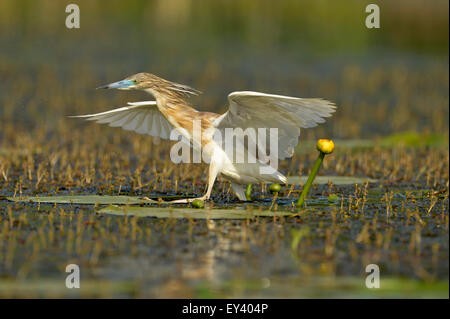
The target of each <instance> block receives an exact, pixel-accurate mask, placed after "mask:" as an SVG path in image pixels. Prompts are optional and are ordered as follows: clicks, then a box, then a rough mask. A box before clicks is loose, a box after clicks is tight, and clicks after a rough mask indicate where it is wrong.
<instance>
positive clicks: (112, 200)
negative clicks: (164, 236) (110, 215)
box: [6, 195, 158, 205]
mask: <svg viewBox="0 0 450 319" xmlns="http://www.w3.org/2000/svg"><path fill="white" fill-rule="evenodd" d="M6 199H8V200H10V201H14V202H33V203H57V204H106V205H111V204H151V203H158V201H155V200H146V199H142V198H141V197H137V196H103V195H73V196H42V197H41V196H34V197H31V196H30V197H18V196H17V197H7V198H6Z"/></svg>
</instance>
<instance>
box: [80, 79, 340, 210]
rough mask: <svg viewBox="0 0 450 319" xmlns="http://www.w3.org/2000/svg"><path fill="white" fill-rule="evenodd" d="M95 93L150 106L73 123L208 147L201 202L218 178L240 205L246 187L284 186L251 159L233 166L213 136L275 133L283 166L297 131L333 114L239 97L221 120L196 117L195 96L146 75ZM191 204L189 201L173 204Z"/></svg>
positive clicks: (320, 103)
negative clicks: (133, 94) (135, 96)
mask: <svg viewBox="0 0 450 319" xmlns="http://www.w3.org/2000/svg"><path fill="white" fill-rule="evenodd" d="M99 88H102V89H119V90H143V91H146V92H147V93H149V94H150V95H152V96H153V97H154V99H155V100H153V101H142V102H130V103H128V106H125V107H121V108H118V109H114V110H111V111H107V112H102V113H97V114H88V115H80V116H76V117H82V118H86V119H87V120H93V121H97V122H98V123H108V124H109V125H110V126H113V127H122V128H123V129H125V130H132V131H135V132H136V133H139V134H148V135H151V136H155V137H159V138H162V139H174V138H171V137H172V136H173V135H172V134H171V132H172V131H173V130H175V131H176V132H178V133H179V134H180V135H181V136H182V137H184V138H185V139H186V140H187V141H188V143H189V144H190V146H192V147H201V148H202V147H205V146H209V147H206V148H204V149H205V152H206V155H207V158H208V160H209V163H210V164H209V174H208V188H207V191H206V194H205V195H204V196H202V197H200V199H202V200H207V199H210V196H211V191H212V189H213V185H214V182H215V180H216V178H217V176H219V175H221V176H223V177H224V178H225V179H226V180H228V181H229V182H230V183H231V187H232V189H233V191H234V192H235V194H236V196H237V197H238V198H239V200H242V201H244V200H246V196H245V190H244V186H243V185H245V184H253V183H282V184H286V182H287V179H286V177H285V176H284V175H283V174H281V173H280V172H279V171H278V170H277V169H276V168H275V169H273V167H269V166H270V165H269V164H267V159H265V160H262V159H261V158H256V160H255V161H249V160H246V161H244V162H236V161H235V160H234V159H233V158H230V156H229V154H228V153H227V152H226V151H225V149H224V146H223V145H222V144H220V143H215V142H214V139H213V136H214V134H215V133H217V132H222V133H225V131H226V129H227V128H228V129H229V128H240V129H242V130H247V129H249V128H250V129H255V130H257V129H259V128H275V129H277V148H276V154H275V156H276V158H277V159H280V160H282V159H286V158H290V157H292V155H293V154H294V147H295V146H296V145H297V144H298V140H299V137H300V129H302V128H310V127H314V126H316V125H317V124H319V123H323V122H325V118H327V117H330V116H331V115H332V113H333V112H334V111H335V109H336V106H335V105H334V104H333V103H332V102H329V101H326V100H323V99H317V98H306V99H305V98H296V97H289V96H281V95H273V94H265V93H260V92H251V91H239V92H232V93H230V94H229V95H228V102H229V107H228V110H227V111H226V112H225V113H224V114H217V113H211V112H199V111H197V110H195V109H194V108H192V107H191V106H190V104H189V103H188V102H187V98H188V97H189V96H191V95H198V94H200V92H199V91H197V90H195V89H193V88H191V87H189V86H187V85H182V84H178V83H174V82H171V81H168V80H164V79H162V78H160V77H158V76H156V75H153V74H149V73H138V74H135V75H132V76H129V77H127V78H126V79H124V80H122V81H119V82H114V83H111V84H108V85H104V86H101V87H99ZM194 123H200V128H201V129H202V131H201V132H202V133H201V138H200V139H195V138H194V135H195V133H194ZM247 142H248V141H247ZM256 144H257V146H258V148H259V147H260V146H261V145H260V144H259V141H258V143H256ZM263 147H264V148H265V147H266V146H263ZM258 151H259V149H258ZM258 154H259V153H258ZM263 154H267V153H266V152H263ZM266 168H272V169H266ZM264 169H265V170H264ZM267 172H270V173H267ZM192 200H194V199H185V200H178V201H177V202H190V201H192Z"/></svg>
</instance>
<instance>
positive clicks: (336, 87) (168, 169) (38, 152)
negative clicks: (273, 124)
mask: <svg viewBox="0 0 450 319" xmlns="http://www.w3.org/2000/svg"><path fill="white" fill-rule="evenodd" d="M79 2H80V6H82V8H81V10H82V14H83V20H82V26H81V29H80V30H72V31H69V30H66V29H64V28H63V27H58V24H59V23H60V22H61V21H64V19H63V17H64V8H63V7H64V6H63V4H59V3H58V2H50V1H43V2H42V4H43V5H42V6H39V9H36V8H35V6H36V5H35V3H37V2H32V1H29V2H27V1H19V2H17V1H8V0H7V1H2V2H1V3H0V18H1V19H0V24H1V25H2V28H0V76H1V78H2V79H3V80H2V85H1V86H0V118H1V119H2V121H1V123H0V297H2V298H3V297H189V298H190V297H192V298H195V297H199V298H200V297H201V298H218V297H275V298H282V297H287V298H298V297H412V298H422V297H424V298H426V297H444V298H448V293H449V288H448V279H449V261H448V260H449V240H448V236H449V232H448V227H449V225H448V224H449V148H448V129H449V122H448V114H449V108H448V103H449V95H448V89H449V82H448V79H449V77H448V14H447V12H448V2H447V1H441V2H439V1H436V2H433V4H429V3H428V2H426V5H427V8H428V9H427V10H422V9H423V8H422V7H421V2H420V1H412V2H411V1H406V2H402V1H396V2H395V4H394V3H390V2H389V3H385V4H384V7H383V10H384V11H383V12H384V13H383V14H384V16H383V20H382V21H383V22H382V23H384V24H383V28H382V29H380V30H379V31H375V30H371V31H368V30H366V29H361V28H360V26H361V25H362V21H363V20H361V18H360V17H359V16H358V14H359V12H364V8H362V7H361V5H360V4H358V3H359V2H358V1H354V2H349V3H351V5H349V7H342V6H339V8H338V7H337V6H335V5H334V4H332V3H333V2H332V1H326V2H323V3H322V2H317V4H315V3H316V2H313V1H311V2H306V4H305V6H306V7H305V8H307V9H308V10H306V9H305V8H303V7H301V5H299V4H297V3H299V2H297V1H292V2H291V1H286V2H283V3H282V4H280V6H279V7H277V8H276V9H274V10H271V9H273V8H271V5H269V2H267V3H266V5H262V6H258V8H256V7H254V6H252V5H251V2H250V1H239V2H236V3H235V4H233V5H232V6H228V5H225V2H224V1H218V2H211V3H208V4H203V3H202V5H201V8H197V6H198V4H196V2H194V1H192V2H191V1H184V0H183V1H176V0H175V1H155V2H147V1H135V2H132V4H131V5H129V4H127V5H125V4H124V3H123V2H121V1H112V2H111V5H110V6H108V8H103V6H100V5H99V4H95V2H93V1H79ZM147 3H150V4H147ZM272 3H273V2H272ZM399 3H400V4H402V3H403V4H404V5H405V8H408V10H409V11H408V10H406V9H405V10H406V11H404V10H403V9H402V8H401V5H400V4H399ZM170 4H172V6H171V5H170ZM299 6H300V7H299ZM171 7H172V8H176V9H177V10H174V9H173V10H171V9H170V8H171ZM61 8H62V9H61ZM183 8H184V9H183ZM302 8H303V9H305V10H301V9H302ZM333 8H334V11H333V14H331V13H329V10H332V9H333ZM443 8H444V9H443ZM445 8H447V9H445ZM34 9H36V10H37V11H36V12H41V11H40V10H50V11H51V12H53V14H47V15H42V16H41V15H39V14H37V13H36V12H35V11H33V10H34ZM60 9H61V10H60ZM102 10H105V11H102ZM60 11H61V12H62V13H63V16H60V15H59V12H60ZM233 12H234V13H236V12H240V13H241V14H239V15H236V14H234V13H233ZM252 12H256V13H254V15H251V13H252ZM389 12H394V13H396V14H395V15H392V14H389ZM444 12H445V14H447V15H446V16H443V13H444ZM19 13H20V14H19ZM140 13H142V14H140ZM232 13H233V14H232ZM269 13H270V14H269ZM153 14H154V15H155V16H153ZM170 14H173V15H175V16H173V15H172V16H170ZM249 15H251V16H252V17H253V18H252V19H247V17H248V16H249ZM44 16H45V18H44ZM306 16H307V17H308V19H306V18H305V17H306ZM315 16H318V17H320V19H314V18H313V17H315ZM394 16H395V18H393V17H394ZM211 17H214V18H211ZM324 17H325V18H327V17H328V18H333V19H332V20H330V23H329V24H327V25H323V21H325V20H327V19H324ZM445 18H446V19H445ZM172 20H173V21H177V22H176V23H174V24H170V23H169V22H168V21H172ZM111 21H113V22H111ZM327 21H328V20H327ZM344 22H345V23H344ZM299 23H301V24H300V25H297V24H299ZM99 24H100V25H99ZM443 25H444V26H446V28H441V27H442V26H443ZM188 26H191V27H188ZM394 26H395V27H394ZM5 30H6V31H5ZM11 30H14V32H12V31H11ZM141 30H143V31H141ZM418 30H419V31H420V32H422V33H420V32H419V31H418ZM373 31H375V32H378V33H375V32H373ZM369 32H371V33H369ZM428 33H429V36H428ZM342 34H345V36H342ZM444 36H445V39H446V40H445V41H443V40H442V39H443V38H444ZM143 37H144V38H145V41H143V40H142V38H143ZM399 39H400V40H399ZM337 42H339V44H337ZM139 71H148V72H152V73H155V74H160V75H164V77H167V78H168V79H171V80H175V81H177V82H180V83H185V84H189V85H192V86H193V87H195V88H197V89H200V90H201V91H203V92H205V94H203V95H201V96H199V97H195V98H193V99H192V101H191V102H192V104H194V105H195V106H199V107H200V108H201V109H202V110H212V111H217V112H219V111H223V110H225V105H226V95H227V94H228V93H229V92H231V91H235V90H256V91H262V92H268V93H276V94H285V95H292V96H301V97H322V98H326V99H328V100H331V101H333V102H335V103H336V104H337V105H338V110H337V112H336V114H335V115H334V116H333V118H332V119H330V120H329V121H327V123H326V124H324V125H320V126H318V127H317V128H313V129H307V130H303V131H302V136H301V142H300V144H299V146H298V147H297V148H296V153H295V155H294V156H293V158H292V159H289V160H286V161H281V162H280V163H279V164H280V167H279V169H280V171H281V172H282V173H284V174H286V176H287V177H288V181H289V183H288V185H287V186H282V187H277V186H273V185H272V187H271V186H270V185H259V184H254V185H252V187H250V188H249V189H248V192H247V195H248V196H249V197H250V196H251V198H252V201H251V202H246V203H244V202H239V201H237V200H236V199H235V197H234V195H233V194H232V192H230V185H229V184H228V183H227V182H224V181H221V180H219V181H217V182H216V184H215V185H214V190H213V193H212V198H213V201H212V202H205V203H204V205H205V207H199V208H193V207H190V206H189V205H180V204H178V205H175V204H174V205H168V204H167V203H164V201H168V200H172V199H177V198H180V197H185V196H189V197H196V196H200V195H201V194H203V193H204V192H205V189H206V180H205V175H206V172H207V167H206V165H204V164H174V163H172V162H171V161H170V158H169V150H170V146H171V143H170V142H168V141H161V140H159V139H156V138H152V137H149V136H142V135H137V134H135V133H132V132H127V131H123V130H119V129H115V128H109V127H105V126H101V125H95V124H92V123H84V122H80V121H77V120H74V119H69V118H67V117H66V116H67V115H75V114H84V113H94V112H97V111H98V112H100V111H102V110H107V109H110V108H111V107H119V106H121V105H126V102H129V101H136V100H139V99H148V97H147V96H144V95H141V94H140V93H136V92H131V93H130V92H112V93H111V92H108V93H104V92H102V93H99V92H98V91H95V90H93V88H95V87H97V86H99V85H101V84H104V83H109V82H111V81H113V80H115V79H119V78H124V77H125V76H127V75H129V74H133V73H136V72H139ZM319 138H333V140H334V142H335V144H336V148H335V150H334V152H333V153H332V154H329V155H327V156H326V157H325V159H324V161H323V164H322V167H321V169H320V172H319V176H317V178H316V180H315V181H316V182H315V183H314V184H313V185H312V186H311V189H310V191H309V196H308V198H307V199H306V205H305V207H304V208H303V209H301V210H298V209H297V208H296V207H295V203H296V201H297V199H298V198H299V196H300V193H301V191H302V189H303V185H304V183H305V182H306V177H307V176H308V174H309V173H310V171H311V169H312V167H313V164H314V161H315V160H316V158H317V151H316V149H315V144H316V143H315V141H316V140H317V139H319ZM144 197H148V198H150V199H151V200H143V199H142V198H144ZM200 206H201V205H200ZM71 263H74V264H78V265H79V266H80V268H81V272H82V281H81V288H80V289H67V288H65V285H64V282H65V278H66V275H67V274H66V273H65V267H66V265H67V264H71ZM368 264H377V265H379V267H380V273H381V288H380V289H367V288H366V287H365V285H364V282H365V277H366V275H367V274H366V272H365V267H366V266H367V265H368Z"/></svg>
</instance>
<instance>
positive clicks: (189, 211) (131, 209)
mask: <svg viewBox="0 0 450 319" xmlns="http://www.w3.org/2000/svg"><path fill="white" fill-rule="evenodd" d="M98 212H99V213H104V214H111V215H120V216H124V215H128V216H138V217H158V218H193V219H247V218H253V217H257V216H260V217H274V216H293V214H292V213H291V212H280V211H277V212H273V211H268V210H264V211H256V210H255V211H248V210H240V209H198V208H197V209H196V208H172V207H137V206H128V207H124V206H117V205H111V206H108V207H105V208H102V209H100V210H98Z"/></svg>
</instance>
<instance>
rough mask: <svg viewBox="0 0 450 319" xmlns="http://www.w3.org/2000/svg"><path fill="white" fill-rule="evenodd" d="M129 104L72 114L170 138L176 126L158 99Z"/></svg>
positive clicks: (137, 131) (140, 132)
mask: <svg viewBox="0 0 450 319" xmlns="http://www.w3.org/2000/svg"><path fill="white" fill-rule="evenodd" d="M128 105H129V106H125V107H121V108H118V109H114V110H111V111H106V112H102V113H97V114H87V115H77V116H71V117H76V118H85V119H87V120H88V121H96V122H97V123H108V124H109V126H113V127H121V128H123V129H124V130H127V131H135V132H136V133H139V134H148V135H151V136H156V137H160V138H164V139H170V132H171V131H172V129H173V128H174V127H173V126H172V125H171V124H170V123H169V121H168V120H167V119H166V118H165V117H164V115H163V114H162V113H161V112H160V111H159V110H158V107H157V106H156V101H142V102H129V103H128Z"/></svg>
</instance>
